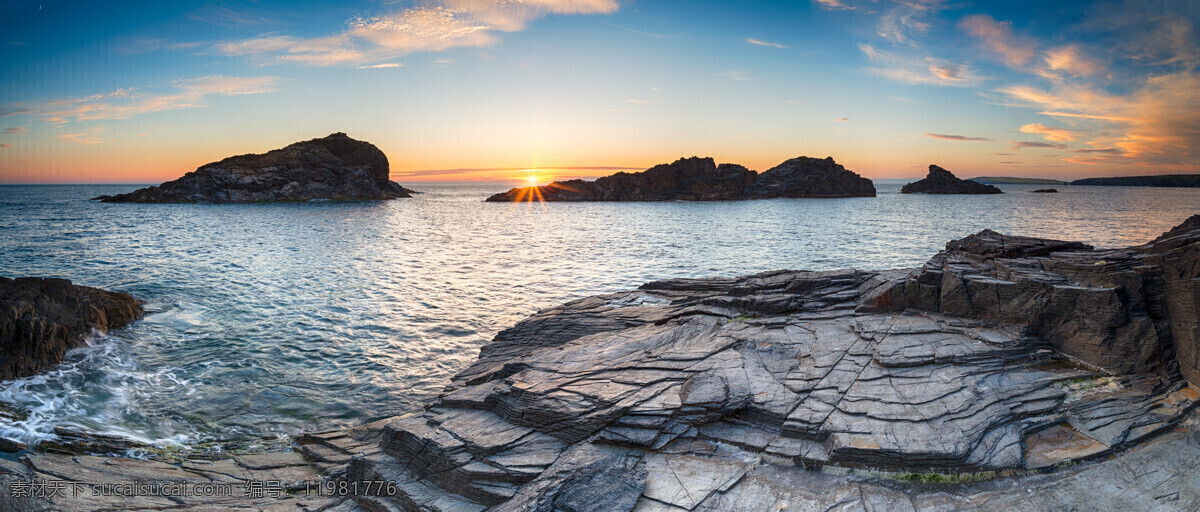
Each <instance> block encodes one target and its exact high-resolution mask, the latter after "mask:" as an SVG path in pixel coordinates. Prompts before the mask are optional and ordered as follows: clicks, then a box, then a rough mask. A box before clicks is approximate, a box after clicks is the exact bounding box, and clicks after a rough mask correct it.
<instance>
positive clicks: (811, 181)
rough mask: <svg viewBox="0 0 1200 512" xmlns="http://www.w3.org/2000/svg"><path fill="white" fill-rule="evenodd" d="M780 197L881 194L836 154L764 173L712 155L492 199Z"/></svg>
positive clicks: (797, 161)
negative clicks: (837, 159) (838, 159)
mask: <svg viewBox="0 0 1200 512" xmlns="http://www.w3.org/2000/svg"><path fill="white" fill-rule="evenodd" d="M777 197H875V185H874V184H873V183H872V182H871V180H869V179H867V178H863V177H862V176H859V175H858V174H856V173H854V172H852V171H848V170H846V168H845V167H842V166H841V165H839V164H838V163H836V162H834V161H833V157H827V158H824V159H819V158H809V157H803V156H802V157H797V158H793V159H790V160H788V161H786V162H783V163H781V164H779V165H777V166H775V167H772V168H771V169H769V170H767V171H766V172H764V173H762V174H759V173H758V172H756V171H752V170H749V169H747V168H745V167H743V166H741V165H738V164H721V165H717V164H716V162H714V161H713V159H712V158H699V157H691V158H680V159H679V160H676V161H674V162H672V163H669V164H660V165H656V166H654V167H651V168H649V169H647V170H645V171H642V172H636V173H626V172H619V173H617V174H614V175H612V176H605V177H603V178H599V179H597V180H595V181H584V180H569V181H556V182H553V183H551V184H549V185H545V186H536V187H521V188H514V189H511V190H509V191H508V192H503V193H500V194H495V195H493V196H491V197H488V198H487V201H489V202H514V201H516V202H521V201H726V200H734V199H770V198H777Z"/></svg>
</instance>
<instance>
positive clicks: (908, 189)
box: [900, 165, 1057, 194]
mask: <svg viewBox="0 0 1200 512" xmlns="http://www.w3.org/2000/svg"><path fill="white" fill-rule="evenodd" d="M1039 192H1041V191H1040V190H1039ZM1056 192H1057V191H1056ZM900 193H901V194H1003V193H1004V191H1002V190H1000V189H999V188H996V187H994V186H992V185H985V184H983V183H979V182H976V181H972V180H964V179H960V178H959V177H958V176H955V175H954V173H952V172H950V171H947V170H945V169H942V168H941V167H938V166H936V165H930V166H929V174H927V175H926V176H925V178H924V179H922V180H918V181H914V182H912V183H909V184H907V185H905V186H903V187H900Z"/></svg>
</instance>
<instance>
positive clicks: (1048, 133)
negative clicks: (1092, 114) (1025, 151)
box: [1021, 123, 1080, 142]
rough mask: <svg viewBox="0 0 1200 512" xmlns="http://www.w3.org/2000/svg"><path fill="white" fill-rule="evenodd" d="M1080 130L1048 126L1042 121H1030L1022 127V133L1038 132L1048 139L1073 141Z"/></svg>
mask: <svg viewBox="0 0 1200 512" xmlns="http://www.w3.org/2000/svg"><path fill="white" fill-rule="evenodd" d="M1079 132H1080V130H1072V129H1070V128H1054V127H1050V126H1046V125H1044V124H1042V123H1030V124H1027V125H1024V126H1022V127H1021V133H1036V134H1039V135H1041V136H1042V137H1044V138H1045V139H1046V140H1053V141H1060V142H1062V141H1072V140H1075V139H1076V138H1077V137H1078V136H1079V134H1080V133H1079Z"/></svg>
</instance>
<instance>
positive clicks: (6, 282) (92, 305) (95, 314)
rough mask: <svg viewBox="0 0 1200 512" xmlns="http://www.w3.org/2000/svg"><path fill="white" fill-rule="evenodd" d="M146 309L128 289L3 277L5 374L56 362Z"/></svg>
mask: <svg viewBox="0 0 1200 512" xmlns="http://www.w3.org/2000/svg"><path fill="white" fill-rule="evenodd" d="M142 314H143V311H142V306H141V304H140V303H139V302H138V301H137V299H134V298H133V297H130V296H129V295H126V294H124V293H118V292H110V291H107V290H101V289H99V288H92V287H89V286H78V285H74V284H71V281H68V280H66V279H53V278H46V279H43V278H37V277H18V278H16V279H10V278H7V277H0V380H9V379H15V378H19V377H28V376H30V375H34V374H36V373H38V372H40V371H42V370H44V369H46V368H49V367H51V366H54V365H56V364H58V363H59V362H61V361H62V359H63V355H65V354H66V352H67V351H68V350H71V349H73V348H77V347H81V346H83V345H84V344H85V343H87V341H86V340H87V337H88V336H89V335H91V334H92V333H93V332H97V331H98V332H104V331H107V330H109V329H115V328H118V327H122V326H124V325H125V324H128V323H129V322H132V321H134V320H136V319H137V318H138V317H141V316H142Z"/></svg>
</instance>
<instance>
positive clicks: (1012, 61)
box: [959, 14, 1037, 66]
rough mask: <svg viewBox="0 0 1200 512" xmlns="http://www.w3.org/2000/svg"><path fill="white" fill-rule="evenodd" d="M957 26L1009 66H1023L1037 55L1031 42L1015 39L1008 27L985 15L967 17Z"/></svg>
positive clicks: (1010, 28)
mask: <svg viewBox="0 0 1200 512" xmlns="http://www.w3.org/2000/svg"><path fill="white" fill-rule="evenodd" d="M959 26H960V27H962V29H963V30H964V31H965V32H966V33H968V34H970V35H971V36H973V37H975V38H976V39H977V40H978V41H979V42H980V43H981V44H983V46H984V48H987V49H988V50H990V51H992V52H994V53H996V54H998V55H999V56H1000V57H1001V59H1002V60H1003V61H1004V63H1005V64H1008V65H1009V66H1022V65H1025V64H1027V63H1028V62H1029V61H1031V60H1033V57H1034V56H1035V55H1037V45H1036V44H1035V43H1034V42H1033V41H1031V40H1028V39H1023V38H1020V37H1017V36H1016V35H1015V34H1014V33H1013V31H1012V27H1011V26H1010V25H1008V24H1002V23H999V22H997V21H996V20H995V19H994V18H992V17H991V16H988V15H986V14H976V15H973V16H967V17H965V18H963V19H962V21H960V22H959Z"/></svg>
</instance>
